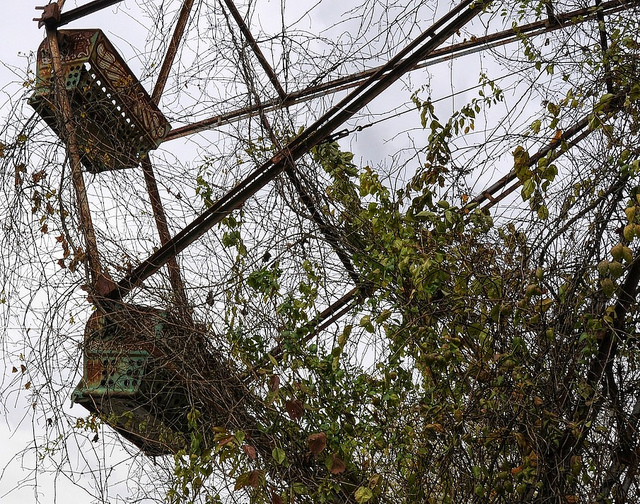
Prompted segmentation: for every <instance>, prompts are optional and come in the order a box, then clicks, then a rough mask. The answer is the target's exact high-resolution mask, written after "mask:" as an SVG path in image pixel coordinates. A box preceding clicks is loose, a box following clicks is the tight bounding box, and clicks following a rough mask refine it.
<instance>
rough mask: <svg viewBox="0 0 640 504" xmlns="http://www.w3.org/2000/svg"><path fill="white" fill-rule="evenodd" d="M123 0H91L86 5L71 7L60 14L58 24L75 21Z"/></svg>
mask: <svg viewBox="0 0 640 504" xmlns="http://www.w3.org/2000/svg"><path fill="white" fill-rule="evenodd" d="M122 1H123V0H94V1H93V2H89V3H88V4H86V5H82V6H80V7H77V8H75V9H71V10H70V11H67V12H63V13H62V14H61V15H60V22H59V23H58V26H63V25H66V24H67V23H70V22H71V21H75V20H76V19H80V18H82V17H84V16H88V15H89V14H93V13H94V12H98V11H100V10H102V9H106V8H107V7H110V6H112V5H115V4H117V3H120V2H122Z"/></svg>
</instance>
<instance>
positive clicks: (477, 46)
mask: <svg viewBox="0 0 640 504" xmlns="http://www.w3.org/2000/svg"><path fill="white" fill-rule="evenodd" d="M634 4H635V5H637V4H638V0H620V1H618V0H612V1H609V2H604V3H602V4H601V5H600V8H599V10H598V12H600V13H602V15H611V14H615V13H616V12H619V11H622V10H625V9H628V8H629V7H630V6H632V5H634ZM596 15H597V14H596V11H595V10H594V9H593V8H585V9H578V10H574V11H571V12H567V13H565V14H560V15H557V16H556V19H557V20H558V21H557V23H555V24H553V25H550V24H549V23H548V21H547V20H543V21H537V22H535V23H529V24H526V25H522V26H518V27H516V28H511V29H509V30H504V31H501V32H497V33H492V34H490V35H486V36H483V37H475V38H472V39H470V40H467V41H464V42H460V43H458V44H453V45H450V46H447V47H443V48H440V49H436V50H434V51H433V52H432V53H430V54H429V55H427V56H426V57H425V59H424V61H423V62H422V63H420V64H418V65H416V67H415V69H419V68H425V67H428V66H431V65H435V64H437V63H441V62H444V61H447V60H449V59H452V58H455V57H460V56H463V55H465V54H470V53H473V52H477V51H480V50H485V49H488V48H493V47H498V46H501V45H506V44H510V43H513V42H517V41H518V40H519V37H520V36H521V35H528V36H537V35H542V34H545V33H550V32H553V31H555V30H560V29H563V28H565V27H566V26H567V25H568V24H571V25H572V26H573V25H577V24H580V23H584V22H587V21H593V20H594V19H596ZM380 68H382V66H379V67H376V68H372V69H370V70H365V71H364V72H359V73H357V74H352V75H348V76H346V77H341V78H338V79H334V80H332V81H330V82H325V83H323V84H318V85H315V86H310V87H308V88H306V89H302V90H299V91H293V92H291V93H288V94H287V95H286V97H285V98H284V100H281V99H278V100H269V101H265V102H263V103H262V106H263V110H265V111H269V110H274V109H276V108H280V107H290V106H292V105H295V104H297V103H303V102H305V101H308V100H311V99H313V98H317V97H321V96H325V95H327V94H329V93H337V92H339V91H344V90H347V89H352V88H354V87H356V86H358V85H359V84H360V83H362V82H363V81H364V80H366V79H367V78H369V77H370V76H371V75H373V74H374V73H376V72H378V71H379V70H380ZM257 114H258V107H257V106H256V105H254V106H249V107H243V108H240V109H236V110H232V111H229V112H226V113H224V114H220V115H217V116H213V117H210V118H207V119H203V120H202V121H198V122H195V123H193V124H188V125H185V126H181V127H178V128H175V129H173V130H172V131H171V132H170V133H169V134H168V135H167V136H166V138H165V140H164V141H165V142H166V141H168V140H174V139H176V138H181V137H184V136H187V135H190V134H193V133H198V132H201V131H206V130H209V129H214V128H218V127H220V126H223V125H225V124H229V123H232V122H235V121H238V120H240V119H244V118H248V117H252V116H256V115H257Z"/></svg>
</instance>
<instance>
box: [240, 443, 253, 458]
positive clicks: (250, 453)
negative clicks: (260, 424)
mask: <svg viewBox="0 0 640 504" xmlns="http://www.w3.org/2000/svg"><path fill="white" fill-rule="evenodd" d="M242 450H243V451H244V452H245V453H246V454H247V457H249V458H250V459H251V460H255V459H256V456H257V455H256V449H255V448H254V447H253V446H251V445H248V444H246V445H242Z"/></svg>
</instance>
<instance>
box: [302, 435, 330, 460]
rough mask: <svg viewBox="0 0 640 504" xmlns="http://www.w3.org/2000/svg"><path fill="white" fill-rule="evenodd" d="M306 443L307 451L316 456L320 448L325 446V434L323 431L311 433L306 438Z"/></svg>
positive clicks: (320, 450) (322, 448)
mask: <svg viewBox="0 0 640 504" xmlns="http://www.w3.org/2000/svg"><path fill="white" fill-rule="evenodd" d="M307 445H308V446H309V451H310V452H311V453H313V454H314V455H315V456H316V457H317V456H318V455H320V453H321V452H322V450H324V449H325V448H326V447H327V436H326V435H325V433H324V432H318V433H317V434H311V435H310V436H309V437H308V438H307Z"/></svg>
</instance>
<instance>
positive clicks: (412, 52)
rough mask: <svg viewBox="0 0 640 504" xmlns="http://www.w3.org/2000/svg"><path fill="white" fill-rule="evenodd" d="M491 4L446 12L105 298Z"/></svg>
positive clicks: (467, 1)
mask: <svg viewBox="0 0 640 504" xmlns="http://www.w3.org/2000/svg"><path fill="white" fill-rule="evenodd" d="M489 3H490V1H488V0H486V1H482V2H473V1H471V0H464V1H463V2H461V3H460V4H459V5H458V6H457V7H455V8H454V9H453V10H451V11H450V12H449V13H447V14H446V15H444V16H443V17H442V18H441V19H440V20H438V21H437V22H436V23H434V25H432V26H431V28H429V29H428V30H427V31H425V32H423V33H422V34H421V35H420V36H419V37H418V38H417V39H416V40H414V41H413V42H411V43H410V44H409V45H408V46H407V47H406V48H405V49H403V50H402V51H400V53H399V54H398V55H396V56H395V57H394V58H392V59H391V60H390V61H389V62H388V63H387V64H386V65H384V66H383V67H382V68H381V69H380V70H379V71H378V72H376V73H375V74H374V75H372V76H371V77H370V78H369V79H367V81H365V82H364V83H363V84H361V85H360V86H358V87H357V88H356V89H355V90H353V91H352V92H351V93H350V94H349V95H348V96H347V97H345V98H344V99H343V100H342V101H341V102H339V103H338V104H337V105H336V106H335V107H334V108H332V109H331V110H329V111H328V112H327V113H326V114H324V115H323V116H322V117H321V118H320V119H318V120H317V121H316V122H315V123H314V124H313V125H311V126H310V127H309V128H308V129H307V130H305V131H303V132H302V133H301V134H299V135H298V136H297V137H295V138H294V139H293V140H292V141H291V142H289V143H288V144H287V145H286V146H285V147H284V148H283V149H282V150H281V151H280V152H278V153H277V154H276V155H275V156H274V157H273V158H272V159H270V160H269V161H267V162H266V163H264V164H263V165H262V166H260V167H258V168H257V169H256V170H254V171H253V172H252V173H250V174H249V175H248V176H247V177H246V178H245V179H244V180H243V181H242V182H240V183H239V184H238V185H236V186H235V187H234V188H233V189H231V190H230V191H229V192H228V193H227V194H225V195H224V196H223V197H222V198H220V199H219V200H218V201H216V202H215V203H214V204H213V205H212V206H211V207H210V208H209V209H207V210H206V211H205V212H203V213H202V214H201V215H200V216H199V217H197V218H196V219H195V220H194V221H192V222H191V223H190V224H188V225H187V226H186V227H185V228H184V229H182V231H180V232H179V233H178V234H177V235H175V236H174V237H173V238H172V239H171V240H170V241H169V242H168V243H166V244H165V245H163V246H162V247H161V248H160V249H158V251H156V252H155V253H154V254H152V255H151V256H150V257H149V258H148V259H147V260H145V261H144V262H142V263H141V264H140V265H139V266H138V267H137V268H135V269H134V270H133V271H132V272H131V273H130V274H129V275H127V276H126V277H125V278H123V279H122V280H121V281H120V282H119V283H118V284H117V286H116V287H115V288H114V289H113V290H112V291H111V292H109V293H108V294H107V296H106V297H108V298H110V299H120V298H122V296H124V295H125V294H126V293H127V292H128V291H129V290H131V289H132V288H133V287H135V286H137V285H140V283H142V282H143V281H144V280H145V279H146V278H148V277H149V276H151V275H152V274H154V273H155V272H156V271H158V269H159V268H161V267H162V266H163V265H164V264H166V263H167V261H168V260H169V259H170V258H171V257H173V256H175V255H176V254H178V253H180V252H181V251H182V250H184V249H185V248H186V247H188V246H189V245H190V244H191V243H193V242H194V241H195V240H197V239H198V238H199V237H201V236H202V235H203V234H205V233H206V232H207V231H208V230H209V229H211V227H213V226H214V225H215V224H217V223H219V222H220V221H221V220H222V219H223V218H224V217H225V216H226V215H228V214H229V213H230V212H232V211H233V210H235V209H236V208H238V207H239V206H241V205H242V203H243V202H244V201H245V200H247V199H248V198H249V197H251V196H252V195H254V194H255V193H256V192H258V191H259V190H260V189H261V188H262V187H264V186H265V185H266V184H268V183H269V182H270V181H271V180H273V179H274V178H275V177H276V176H277V175H278V174H279V173H281V172H282V171H283V170H284V169H285V167H286V163H287V159H291V160H294V161H295V160H297V159H299V158H300V157H301V156H303V155H304V154H305V153H307V152H308V151H309V150H310V149H311V148H313V147H314V146H316V145H318V144H319V143H320V142H322V141H323V140H324V139H325V138H326V137H327V136H328V135H329V134H331V133H332V132H333V131H334V130H335V129H337V128H338V127H340V126H341V125H342V124H344V122H346V121H347V120H348V119H350V118H351V117H353V116H354V115H355V114H356V113H357V112H358V111H360V110H361V109H362V108H364V107H365V106H366V105H367V104H369V103H370V102H371V101H372V100H373V99H374V98H376V97H377V96H378V95H380V94H381V93H382V92H383V91H384V90H385V89H387V88H388V87H389V86H391V85H392V84H393V83H394V82H396V81H397V80H398V79H399V78H400V77H401V76H403V75H404V74H405V73H406V72H408V71H410V70H411V69H413V68H414V67H415V66H416V65H417V64H418V63H419V62H420V61H421V60H422V59H424V58H425V57H426V56H427V55H428V54H429V53H430V52H431V51H433V50H434V49H435V48H436V47H438V46H440V45H441V44H442V43H444V42H445V41H446V40H447V39H448V38H449V37H451V36H452V35H454V34H455V33H456V32H457V31H458V30H459V29H460V28H462V27H463V26H464V25H465V24H467V23H468V22H469V21H470V20H471V19H473V18H474V17H476V16H477V15H478V14H479V13H480V12H481V11H482V10H483V8H484V7H485V6H486V5H488V4H489Z"/></svg>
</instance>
